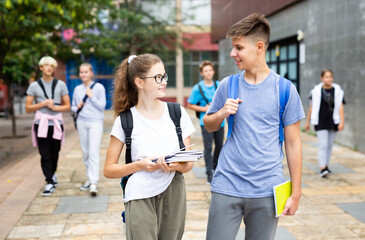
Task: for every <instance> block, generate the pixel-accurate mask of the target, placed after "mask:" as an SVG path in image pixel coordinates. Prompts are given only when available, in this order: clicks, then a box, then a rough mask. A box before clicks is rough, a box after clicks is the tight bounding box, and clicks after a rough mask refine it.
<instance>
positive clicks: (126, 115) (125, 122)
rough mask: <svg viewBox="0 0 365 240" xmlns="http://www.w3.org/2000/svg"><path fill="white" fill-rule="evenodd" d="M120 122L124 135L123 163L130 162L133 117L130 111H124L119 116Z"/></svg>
mask: <svg viewBox="0 0 365 240" xmlns="http://www.w3.org/2000/svg"><path fill="white" fill-rule="evenodd" d="M119 116H120V122H121V124H122V128H123V130H124V133H125V145H126V150H125V163H126V164H128V163H131V162H132V154H131V146H132V138H131V136H132V131H133V116H132V112H131V110H130V109H127V110H125V111H124V112H121V113H120V114H119Z"/></svg>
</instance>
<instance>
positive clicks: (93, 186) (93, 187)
mask: <svg viewBox="0 0 365 240" xmlns="http://www.w3.org/2000/svg"><path fill="white" fill-rule="evenodd" d="M90 194H91V196H94V197H95V196H96V194H98V189H97V188H96V184H94V183H93V184H90Z"/></svg>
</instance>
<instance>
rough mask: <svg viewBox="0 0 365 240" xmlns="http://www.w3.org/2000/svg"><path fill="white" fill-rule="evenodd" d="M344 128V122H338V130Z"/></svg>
mask: <svg viewBox="0 0 365 240" xmlns="http://www.w3.org/2000/svg"><path fill="white" fill-rule="evenodd" d="M343 128H344V124H343V122H340V123H339V124H338V127H337V130H338V131H342V130H343Z"/></svg>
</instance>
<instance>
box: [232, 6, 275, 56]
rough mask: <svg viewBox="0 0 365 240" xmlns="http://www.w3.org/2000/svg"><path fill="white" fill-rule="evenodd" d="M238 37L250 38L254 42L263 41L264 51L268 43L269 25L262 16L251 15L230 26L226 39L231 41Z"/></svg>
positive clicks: (258, 14)
mask: <svg viewBox="0 0 365 240" xmlns="http://www.w3.org/2000/svg"><path fill="white" fill-rule="evenodd" d="M240 37H251V38H252V39H254V40H255V41H260V40H261V41H263V42H264V43H265V45H266V49H267V48H268V47H269V43H270V23H269V21H268V20H267V19H266V18H265V16H264V15H263V14H260V13H252V14H250V15H248V16H247V17H245V18H243V19H241V20H240V21H238V22H236V23H235V24H233V25H232V27H231V28H230V29H229V30H228V32H227V34H226V38H231V39H233V40H235V39H237V38H240Z"/></svg>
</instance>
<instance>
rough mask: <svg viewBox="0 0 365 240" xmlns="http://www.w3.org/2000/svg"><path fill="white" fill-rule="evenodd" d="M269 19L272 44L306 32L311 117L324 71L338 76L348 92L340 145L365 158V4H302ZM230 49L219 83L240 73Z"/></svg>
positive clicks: (304, 90)
mask: <svg viewBox="0 0 365 240" xmlns="http://www.w3.org/2000/svg"><path fill="white" fill-rule="evenodd" d="M213 12H214V11H213ZM268 19H269V21H270V23H271V30H272V34H271V41H276V40H280V39H284V38H287V37H289V36H293V35H295V34H296V32H297V30H298V29H302V30H303V32H304V39H303V41H302V42H301V44H303V46H305V55H304V56H305V62H304V63H301V64H300V92H301V98H302V102H303V106H304V109H305V111H306V113H307V110H308V106H309V100H308V96H309V92H310V90H311V89H312V88H313V87H314V86H315V85H316V84H318V83H319V82H320V73H321V70H322V69H323V68H329V69H331V70H333V73H334V82H336V83H339V84H340V85H341V86H342V87H343V89H344V91H345V100H346V105H345V130H344V131H342V132H339V133H338V135H337V137H336V141H337V142H339V143H341V144H344V145H346V146H349V147H352V148H356V149H358V150H360V151H362V152H365V120H364V119H365V107H364V106H365V94H364V92H365V81H364V79H365V69H364V63H365V50H364V46H365V44H364V43H365V0H351V1H343V0H307V1H299V2H297V3H296V4H293V5H290V6H289V7H286V8H284V9H282V10H281V11H278V12H276V13H274V14H272V15H270V16H269V17H268ZM227 30H228V29H227ZM230 44H231V42H230V40H227V39H224V40H221V41H220V42H219V47H220V63H221V64H222V65H221V66H220V73H221V75H220V79H222V77H223V76H227V75H229V74H232V73H233V72H235V71H234V70H232V66H234V64H233V61H232V60H231V59H229V52H230V50H231V45H230ZM301 54H302V56H303V52H302V53H301ZM302 125H303V126H304V121H303V122H302Z"/></svg>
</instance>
